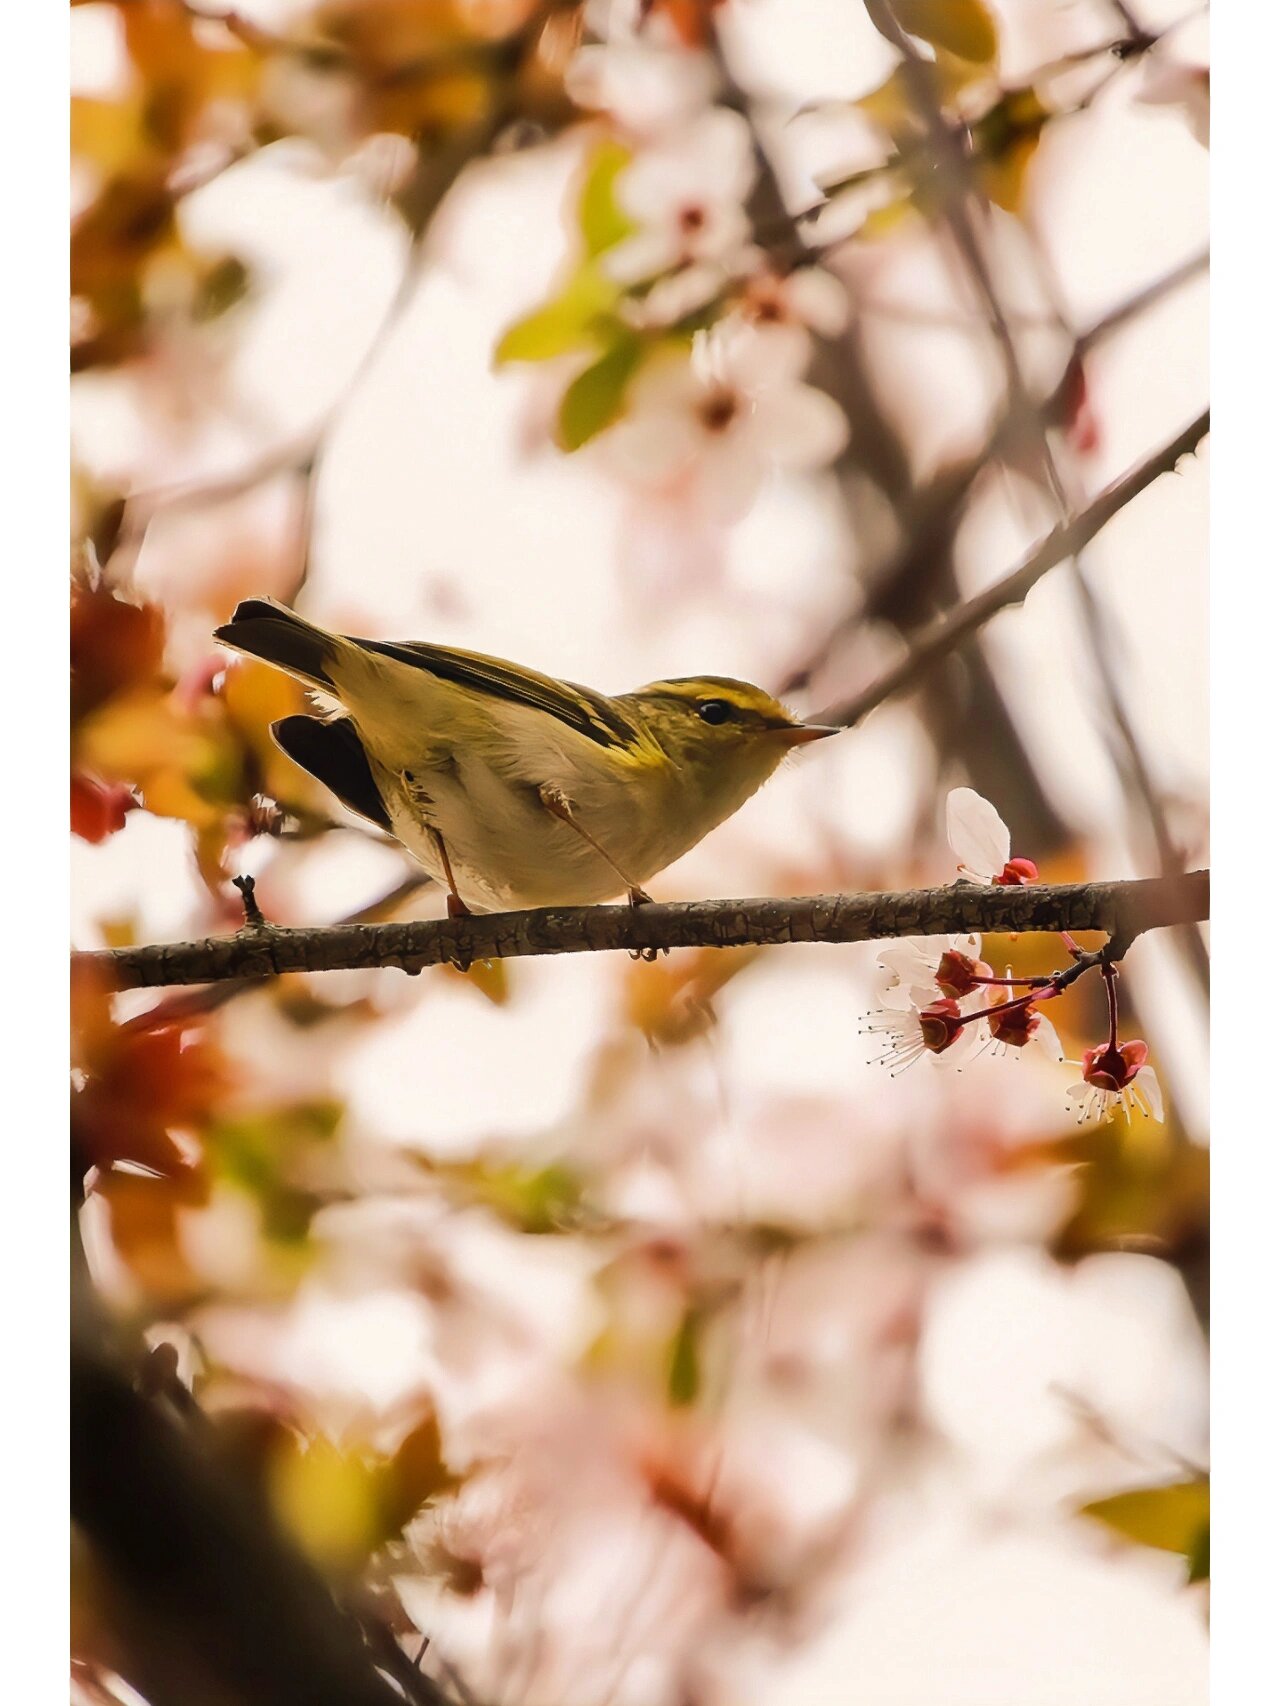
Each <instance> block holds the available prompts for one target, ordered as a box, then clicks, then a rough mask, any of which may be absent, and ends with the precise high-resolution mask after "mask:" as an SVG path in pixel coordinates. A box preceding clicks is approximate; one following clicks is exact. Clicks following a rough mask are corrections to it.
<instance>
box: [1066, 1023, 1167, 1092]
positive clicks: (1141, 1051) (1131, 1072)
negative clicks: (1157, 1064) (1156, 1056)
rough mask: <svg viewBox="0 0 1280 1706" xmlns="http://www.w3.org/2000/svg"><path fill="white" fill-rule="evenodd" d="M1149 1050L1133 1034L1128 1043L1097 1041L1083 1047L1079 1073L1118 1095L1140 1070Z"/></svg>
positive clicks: (1095, 1086)
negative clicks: (1091, 1046) (1096, 1043)
mask: <svg viewBox="0 0 1280 1706" xmlns="http://www.w3.org/2000/svg"><path fill="white" fill-rule="evenodd" d="M1149 1052H1150V1051H1149V1050H1148V1048H1147V1045H1146V1043H1144V1042H1142V1041H1141V1039H1139V1038H1136V1037H1135V1038H1134V1040H1133V1041H1132V1042H1128V1043H1119V1044H1114V1043H1099V1044H1098V1046H1097V1047H1096V1048H1089V1049H1086V1050H1085V1051H1084V1059H1083V1060H1082V1061H1081V1063H1080V1065H1081V1068H1082V1072H1081V1076H1082V1077H1083V1079H1084V1081H1085V1083H1086V1084H1089V1085H1091V1086H1092V1087H1093V1088H1094V1089H1095V1090H1110V1091H1112V1092H1113V1093H1114V1094H1117V1095H1118V1094H1119V1092H1120V1091H1121V1090H1123V1089H1124V1088H1125V1086H1126V1085H1127V1084H1132V1083H1133V1081H1134V1079H1135V1078H1136V1077H1137V1076H1138V1074H1139V1072H1141V1071H1142V1068H1143V1067H1144V1066H1145V1065H1146V1064H1147V1055H1148V1053H1149Z"/></svg>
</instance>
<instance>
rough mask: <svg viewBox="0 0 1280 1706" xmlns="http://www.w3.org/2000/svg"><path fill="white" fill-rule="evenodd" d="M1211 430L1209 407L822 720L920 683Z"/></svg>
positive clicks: (862, 709) (866, 707)
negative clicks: (1162, 446)
mask: <svg viewBox="0 0 1280 1706" xmlns="http://www.w3.org/2000/svg"><path fill="white" fill-rule="evenodd" d="M1208 430H1209V411H1208V410H1207V409H1206V410H1205V412H1204V413H1203V414H1202V415H1200V416H1198V417H1197V418H1196V420H1194V421H1193V422H1192V423H1191V425H1190V426H1189V427H1186V428H1185V429H1184V430H1183V431H1182V432H1180V433H1179V434H1178V436H1177V438H1175V439H1173V440H1172V441H1171V442H1170V443H1169V444H1167V445H1165V446H1164V448H1163V449H1161V450H1159V451H1157V452H1156V454H1155V455H1154V456H1150V457H1148V458H1147V460H1146V461H1145V462H1142V463H1139V465H1138V466H1137V467H1136V468H1133V469H1131V470H1130V472H1129V473H1128V474H1125V475H1124V476H1123V477H1122V478H1121V479H1119V480H1116V481H1114V482H1113V483H1112V484H1111V485H1110V486H1108V487H1107V488H1106V490H1105V491H1103V492H1101V493H1100V494H1099V495H1098V496H1097V497H1096V498H1095V499H1094V500H1093V502H1092V503H1091V504H1090V505H1089V507H1088V508H1087V509H1085V510H1084V511H1082V512H1081V514H1080V515H1078V516H1077V517H1076V519H1075V520H1074V521H1072V522H1070V523H1068V524H1067V525H1066V526H1064V527H1055V528H1054V530H1053V532H1052V533H1050V534H1049V535H1048V537H1047V538H1045V539H1044V540H1043V541H1042V542H1041V543H1040V544H1039V545H1037V546H1036V548H1035V550H1034V551H1032V553H1031V554H1030V556H1029V557H1027V558H1026V559H1025V560H1024V561H1023V562H1022V563H1021V564H1020V565H1019V567H1018V568H1016V569H1014V570H1013V571H1012V572H1011V573H1010V574H1007V575H1005V576H1004V577H1003V578H1002V579H1000V580H998V581H995V582H994V583H993V584H992V585H991V586H989V587H987V588H986V589H985V590H984V591H982V592H980V593H978V594H977V596H976V597H974V598H971V599H969V600H968V602H967V603H965V604H961V605H959V606H958V607H957V608H956V609H954V610H951V611H949V612H948V613H947V614H946V615H945V616H943V617H941V618H940V619H939V621H938V622H937V623H935V624H934V626H933V627H932V628H930V629H928V630H927V631H926V632H925V633H924V634H923V635H921V636H920V637H919V638H917V640H916V641H915V643H914V645H912V647H911V649H910V650H909V651H908V652H907V654H906V656H905V657H904V658H902V659H901V660H900V661H899V662H898V663H896V664H894V665H893V667H892V668H891V669H889V670H887V671H886V672H885V673H884V675H882V676H881V677H880V679H879V680H878V681H874V682H872V684H871V685H870V686H869V687H867V688H864V690H863V691H862V692H861V693H859V694H856V695H855V696H854V697H853V698H852V699H846V700H844V701H843V702H842V703H840V704H838V705H833V706H830V707H828V708H827V709H826V710H825V711H823V712H822V713H821V720H822V721H823V722H828V723H840V724H841V725H843V726H844V727H846V728H852V727H854V725H855V724H857V723H860V722H861V721H862V720H863V718H864V717H866V716H868V715H869V714H870V712H872V711H873V710H875V708H876V706H877V705H881V704H883V703H884V701H885V700H886V699H890V698H892V697H894V695H896V694H898V693H901V692H903V691H904V690H905V689H906V688H908V687H913V686H915V685H916V683H917V682H919V681H920V680H921V679H922V678H923V677H924V676H925V675H926V674H927V673H928V672H929V671H930V670H931V669H932V668H933V667H934V666H935V665H936V664H937V663H938V662H940V660H941V659H942V658H944V657H946V656H948V654H949V653H951V652H953V651H954V650H955V649H956V647H957V646H959V645H960V644H962V642H963V641H965V640H967V639H969V638H970V637H971V636H972V635H974V634H976V633H977V632H978V630H979V629H980V628H982V627H984V626H985V625H986V623H988V622H989V621H990V620H991V618H992V617H993V616H995V615H996V614H997V613H998V612H999V611H1001V610H1007V609H1008V608H1009V607H1010V606H1011V605H1015V604H1021V602H1022V601H1023V599H1024V598H1025V597H1026V596H1027V594H1028V593H1029V592H1030V591H1031V589H1032V587H1033V586H1034V585H1035V584H1036V582H1037V581H1038V580H1040V579H1041V578H1042V577H1043V576H1044V575H1046V574H1047V573H1048V572H1049V570H1050V569H1052V568H1054V567H1056V565H1057V564H1058V563H1061V562H1062V561H1064V559H1066V558H1068V557H1070V556H1072V555H1073V554H1074V553H1075V552H1077V551H1081V550H1083V548H1084V547H1085V546H1086V545H1087V544H1088V543H1089V542H1090V541H1091V540H1092V539H1093V538H1094V537H1095V536H1096V535H1097V534H1098V533H1100V532H1101V531H1102V529H1103V528H1104V527H1105V526H1106V524H1107V523H1108V522H1109V521H1110V520H1111V519H1112V517H1113V516H1115V515H1116V514H1118V513H1119V511H1120V510H1122V509H1123V508H1124V507H1125V505H1126V504H1128V503H1131V502H1132V501H1133V499H1134V498H1136V497H1137V496H1138V494H1139V493H1140V492H1143V491H1145V490H1146V489H1147V487H1148V486H1150V485H1151V484H1152V483H1153V482H1154V481H1155V480H1157V479H1159V477H1160V475H1162V474H1168V473H1171V472H1172V471H1173V469H1174V468H1175V467H1176V465H1177V463H1178V461H1179V460H1180V459H1181V458H1182V457H1183V456H1188V455H1191V454H1192V453H1193V452H1194V451H1195V448H1196V446H1197V445H1198V444H1199V443H1200V441H1201V439H1202V438H1203V437H1204V436H1205V434H1206V433H1207V432H1208Z"/></svg>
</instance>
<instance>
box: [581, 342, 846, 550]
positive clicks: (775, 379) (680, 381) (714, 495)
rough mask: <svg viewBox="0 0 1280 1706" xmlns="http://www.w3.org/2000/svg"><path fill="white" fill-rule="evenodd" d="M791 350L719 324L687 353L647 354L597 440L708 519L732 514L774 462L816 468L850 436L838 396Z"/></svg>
mask: <svg viewBox="0 0 1280 1706" xmlns="http://www.w3.org/2000/svg"><path fill="white" fill-rule="evenodd" d="M799 353H800V352H798V351H797V350H796V349H795V348H794V347H793V346H792V345H790V344H789V343H787V344H781V343H777V342H774V341H773V340H770V339H765V338H757V337H755V336H753V335H752V334H751V333H750V332H749V331H747V330H746V329H745V328H743V329H738V330H732V331H731V330H729V329H727V328H726V329H721V330H719V331H717V332H715V333H712V334H709V335H708V336H706V337H705V338H703V339H701V340H700V341H699V342H698V343H697V344H696V345H695V347H694V352H693V358H692V360H690V361H684V360H679V359H676V358H670V359H665V360H661V361H657V362H655V363H654V364H653V365H652V366H650V367H648V368H646V369H645V371H644V372H642V373H641V375H640V376H639V378H638V379H637V380H636V382H635V385H634V386H633V388H632V394H631V399H630V404H629V407H628V411H627V415H626V417H625V418H624V419H623V420H622V421H620V422H619V423H618V425H617V426H615V427H613V428H611V429H610V432H609V433H608V435H607V437H606V439H605V440H604V444H605V446H606V447H607V449H608V451H609V454H610V458H611V461H612V463H613V465H614V466H615V467H617V468H618V469H619V470H620V471H621V472H622V474H623V476H624V477H627V478H631V479H634V480H635V481H636V482H637V483H638V484H640V485H644V486H652V487H657V488H659V489H663V488H665V489H666V491H667V492H668V493H669V494H670V495H672V496H673V497H675V498H676V500H677V501H678V502H682V503H687V504H689V505H690V507H691V508H692V509H693V510H695V511H700V512H702V513H704V514H705V515H707V516H708V517H709V518H711V519H713V520H718V521H721V522H729V521H733V520H735V519H737V518H738V517H739V516H741V515H743V514H744V513H745V511H746V510H747V509H748V508H749V507H750V505H751V503H752V501H753V500H754V498H755V497H756V494H757V493H758V492H759V490H760V487H761V486H762V485H763V483H764V481H765V479H766V478H767V476H768V474H769V473H770V471H771V470H772V469H774V468H785V469H795V470H802V469H810V468H819V467H823V466H825V465H826V464H827V463H829V462H830V461H831V460H832V458H833V457H835V456H836V455H837V454H838V453H839V451H840V448H841V446H842V445H843V443H844V442H845V439H846V437H847V436H848V424H847V422H846V421H845V418H844V415H843V414H842V413H841V411H840V409H839V408H838V407H837V406H836V404H835V403H833V402H832V401H831V399H830V398H829V397H827V396H826V395H825V394H824V393H823V392H821V391H817V390H815V389H814V388H813V387H812V386H810V385H805V384H803V383H802V382H801V379H800V372H801V369H802V363H801V362H800V361H798V360H797V355H798V354H799Z"/></svg>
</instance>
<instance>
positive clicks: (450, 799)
mask: <svg viewBox="0 0 1280 1706" xmlns="http://www.w3.org/2000/svg"><path fill="white" fill-rule="evenodd" d="M214 638H215V639H216V640H218V641H219V642H220V643H221V644H222V645H224V646H227V647H229V648H230V649H231V650H233V651H236V652H240V653H243V654H245V655H247V656H249V657H252V658H258V659H260V660H261V661H262V662H264V663H268V664H271V665H273V666H274V667H275V668H276V669H280V670H283V671H285V673H286V674H288V675H291V676H293V677H295V678H296V679H297V680H299V681H301V682H303V683H304V684H305V685H306V686H307V687H308V688H309V689H311V690H312V692H313V694H314V695H315V696H316V697H317V699H318V701H319V702H320V703H322V704H326V705H328V706H330V707H331V709H330V710H329V712H328V714H320V715H316V716H308V715H296V716H290V717H285V718H283V719H281V720H280V721H279V722H276V723H273V724H272V725H271V732H272V735H273V737H274V739H275V741H276V744H277V745H278V746H279V747H280V748H281V749H282V750H283V751H284V752H285V753H286V754H287V755H288V756H289V757H290V758H291V759H292V760H293V762H294V763H295V764H297V765H299V766H300V767H301V768H302V769H303V770H305V771H307V772H308V773H309V774H310V775H312V776H314V777H315V778H316V779H317V780H318V781H320V782H322V783H323V784H324V785H325V787H327V788H328V789H329V790H330V792H331V793H333V794H334V795H336V797H337V798H338V799H339V800H340V801H341V802H342V804H343V805H344V806H346V807H348V808H349V809H350V810H351V811H353V812H355V813H357V814H358V815H359V816H361V817H363V818H365V819H366V820H368V821H369V822H370V823H372V824H374V825H376V826H377V827H378V828H379V829H381V830H383V831H384V832H386V833H387V834H389V835H391V836H393V837H395V839H396V840H398V841H399V842H400V843H401V844H402V845H403V846H404V847H405V849H406V850H407V851H408V852H409V853H410V854H411V855H412V856H413V857H414V858H415V859H416V860H417V861H418V863H419V864H420V865H422V866H423V867H424V869H425V870H426V871H427V872H428V873H429V874H430V875H431V876H432V877H434V878H435V879H436V881H437V882H439V883H440V884H442V886H443V887H444V889H445V891H446V896H447V900H446V904H447V908H448V912H449V914H450V915H451V916H455V917H461V916H465V915H467V914H468V913H472V912H504V911H512V910H518V909H525V908H534V907H547V906H587V905H593V904H596V903H599V902H602V901H607V900H610V899H613V898H615V897H618V896H621V895H624V894H625V895H626V897H627V899H628V900H629V901H630V903H631V904H632V905H635V906H639V905H643V904H644V903H645V902H647V901H648V900H649V899H650V896H649V895H648V894H647V893H646V891H645V889H644V887H643V885H644V884H645V883H646V882H648V881H649V879H650V878H651V877H653V876H655V875H657V873H658V872H660V871H662V870H664V869H665V868H666V867H667V866H668V865H670V864H671V863H672V862H673V861H674V860H676V859H678V858H679V857H680V855H681V854H683V853H686V852H688V850H689V849H690V848H691V847H694V846H696V844H697V843H698V842H699V841H701V840H702V838H703V837H704V836H705V835H707V834H708V833H709V832H710V831H711V830H712V829H714V828H715V827H716V826H717V825H718V824H720V823H722V822H723V821H724V820H725V819H726V818H728V817H730V816H732V814H733V813H734V812H736V811H737V810H738V808H739V807H740V806H742V805H743V804H744V803H745V802H746V801H747V800H748V799H749V798H750V797H751V796H752V795H753V794H754V793H755V792H756V790H757V789H758V788H760V787H761V786H762V784H763V783H764V782H766V781H767V780H768V778H769V777H770V776H771V775H772V774H773V772H774V771H775V770H776V769H777V767H778V765H779V764H780V763H781V762H782V760H783V758H784V757H786V755H787V754H788V753H789V752H790V751H791V750H792V749H793V748H795V747H798V746H802V745H807V744H808V743H810V742H812V741H817V740H823V739H825V738H826V737H827V736H829V735H832V734H837V733H839V732H840V731H839V730H838V729H837V728H834V727H831V726H829V725H826V724H821V723H813V722H804V721H802V720H800V719H799V718H797V717H795V716H793V715H792V713H791V712H790V711H788V710H787V709H786V708H785V707H784V706H783V705H782V704H780V703H779V702H778V700H777V699H775V698H774V697H773V696H772V695H771V694H769V693H766V692H765V691H764V689H763V688H760V687H753V686H752V685H751V684H750V683H749V682H745V681H736V680H733V679H732V678H730V677H727V676H719V675H706V676H684V677H679V678H675V679H672V680H666V681H653V682H650V683H649V685H648V686H647V687H641V688H639V689H638V690H637V691H636V692H633V693H622V694H618V695H617V696H613V697H611V696H609V695H607V694H604V693H597V692H596V691H594V690H593V689H592V688H589V687H581V686H579V685H577V684H576V683H574V682H570V681H560V680H557V679H556V678H555V677H554V676H550V675H543V674H541V673H540V672H539V671H537V670H533V669H528V668H526V667H525V666H524V665H523V664H517V663H511V662H508V661H506V660H505V659H502V658H497V657H488V656H485V655H484V654H482V653H479V652H469V651H461V650H458V649H456V648H453V647H449V646H437V645H431V644H426V643H422V642H418V641H390V640H371V639H358V638H356V637H354V636H352V635H349V634H337V633H331V632H330V631H329V630H328V629H326V628H322V627H320V626H318V625H317V624H316V623H314V622H309V621H308V620H307V619H306V618H305V617H302V616H299V615H298V613H297V612H296V611H295V610H291V609H290V608H289V607H288V606H287V605H285V604H282V603H280V602H279V601H278V600H276V599H274V598H248V599H243V600H241V602H240V603H239V604H238V605H237V606H236V609H235V613H234V614H233V616H232V618H231V620H230V622H228V623H226V624H225V625H223V626H222V627H219V628H217V629H215V630H214ZM334 705H336V711H335V710H333V709H332V707H333V706H334Z"/></svg>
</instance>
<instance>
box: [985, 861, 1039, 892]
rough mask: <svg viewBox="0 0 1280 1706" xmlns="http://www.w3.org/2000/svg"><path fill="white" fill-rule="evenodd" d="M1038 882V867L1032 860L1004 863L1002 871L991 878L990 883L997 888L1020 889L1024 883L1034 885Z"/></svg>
mask: <svg viewBox="0 0 1280 1706" xmlns="http://www.w3.org/2000/svg"><path fill="white" fill-rule="evenodd" d="M1039 880H1040V867H1039V866H1038V865H1037V864H1036V862H1035V860H1034V859H1009V860H1006V862H1005V867H1004V870H1003V871H1000V872H998V873H997V875H996V876H994V877H992V879H991V881H992V882H993V883H994V884H995V885H996V887H997V888H1002V889H1012V888H1021V887H1022V886H1023V885H1024V884H1025V883H1036V882H1039Z"/></svg>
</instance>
